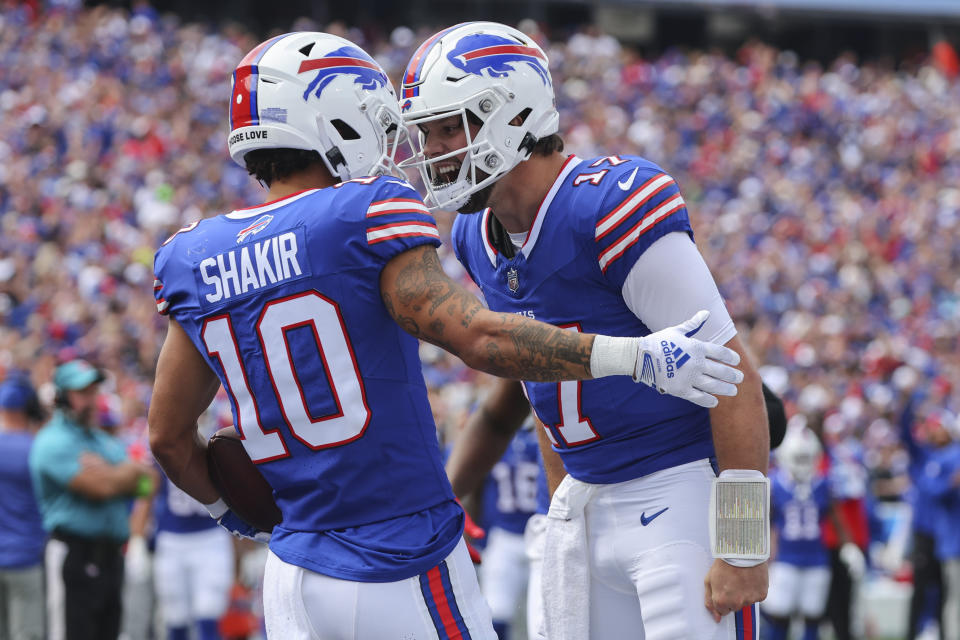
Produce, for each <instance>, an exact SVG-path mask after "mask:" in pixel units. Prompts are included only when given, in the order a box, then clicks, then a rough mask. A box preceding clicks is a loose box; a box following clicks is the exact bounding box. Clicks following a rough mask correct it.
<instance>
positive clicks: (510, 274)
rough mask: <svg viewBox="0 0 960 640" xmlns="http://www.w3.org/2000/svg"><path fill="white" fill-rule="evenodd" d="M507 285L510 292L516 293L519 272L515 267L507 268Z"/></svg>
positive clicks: (518, 286)
mask: <svg viewBox="0 0 960 640" xmlns="http://www.w3.org/2000/svg"><path fill="white" fill-rule="evenodd" d="M507 286H508V287H510V293H516V292H517V289H519V288H520V272H519V271H517V268H516V267H510V268H509V269H507Z"/></svg>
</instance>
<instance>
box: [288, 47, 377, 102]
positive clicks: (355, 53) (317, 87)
mask: <svg viewBox="0 0 960 640" xmlns="http://www.w3.org/2000/svg"><path fill="white" fill-rule="evenodd" d="M309 71H316V72H317V75H316V77H314V79H313V80H311V81H310V84H308V85H307V90H306V91H304V92H303V99H304V100H308V99H309V98H310V94H311V93H313V94H314V95H315V96H316V97H318V98H319V97H320V94H321V93H323V90H324V89H326V88H327V85H329V84H330V83H331V82H332V81H333V79H334V78H336V77H337V76H341V75H350V76H354V79H353V82H354V84H358V85H360V87H361V88H362V89H366V90H368V91H373V90H374V89H379V88H380V87H383V86H385V85H386V84H387V76H386V74H384V73H383V71H382V70H381V69H380V66H379V65H378V64H377V63H376V62H374V61H373V58H371V57H370V56H368V55H367V54H365V53H364V52H363V51H361V50H360V49H358V48H356V47H350V46H346V47H340V48H339V49H336V50H335V51H331V52H330V53H328V54H327V55H325V56H323V57H322V58H313V59H311V60H304V61H303V62H301V63H300V68H299V69H298V70H297V73H307V72H309Z"/></svg>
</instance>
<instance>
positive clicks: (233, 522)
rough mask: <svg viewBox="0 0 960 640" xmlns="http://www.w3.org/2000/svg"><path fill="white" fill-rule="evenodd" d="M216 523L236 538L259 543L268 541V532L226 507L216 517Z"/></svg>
mask: <svg viewBox="0 0 960 640" xmlns="http://www.w3.org/2000/svg"><path fill="white" fill-rule="evenodd" d="M217 524H218V525H220V526H221V527H223V528H224V529H226V530H227V531H229V532H230V533H232V534H233V535H235V536H236V537H238V538H245V539H247V540H253V541H254V542H259V543H261V544H267V543H268V542H270V532H268V531H260V530H259V529H257V528H256V527H255V526H253V525H252V524H250V523H249V522H247V521H246V520H244V519H243V518H241V517H240V516H238V515H237V514H235V513H234V512H233V511H231V510H230V509H227V511H226V513H224V514H223V515H222V516H220V517H219V518H217Z"/></svg>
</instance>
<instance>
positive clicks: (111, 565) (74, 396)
mask: <svg viewBox="0 0 960 640" xmlns="http://www.w3.org/2000/svg"><path fill="white" fill-rule="evenodd" d="M104 377H105V376H104V374H103V372H102V371H101V370H99V369H97V368H96V367H94V366H92V365H91V364H90V363H88V362H86V361H84V360H71V361H70V362H67V363H64V364H62V365H60V366H59V367H57V369H56V370H55V371H54V375H53V384H54V388H55V390H56V400H55V406H56V411H55V412H54V415H53V418H51V419H50V421H49V422H47V424H46V425H45V426H44V427H43V428H42V429H41V430H40V431H39V433H37V437H36V440H35V441H34V445H33V448H32V449H31V451H30V474H31V476H32V478H33V486H34V491H35V492H36V495H37V502H38V504H39V506H40V513H41V515H42V516H43V527H44V529H46V530H47V532H49V534H50V541H49V542H48V543H47V548H46V554H45V564H46V570H47V577H48V580H49V581H50V582H49V584H48V598H47V616H48V633H49V637H50V638H51V640H61V639H63V640H88V639H89V640H93V639H105V640H109V639H111V638H116V637H117V636H118V634H119V628H120V614H121V592H122V586H123V554H122V545H123V543H124V542H125V541H126V540H127V538H128V536H129V535H130V527H129V513H130V500H131V498H133V497H135V496H137V495H149V494H150V492H151V491H152V488H153V483H154V477H155V476H154V472H153V470H152V469H151V468H150V467H148V466H146V465H143V464H139V463H136V462H131V461H130V460H128V458H127V453H126V450H125V448H124V446H123V444H122V443H121V442H120V440H118V439H117V438H115V437H113V436H112V435H110V434H108V433H106V432H105V431H103V430H101V429H100V428H99V427H98V424H97V395H98V391H99V383H100V382H102V381H103V380H104ZM57 583H59V584H57ZM60 585H62V586H60Z"/></svg>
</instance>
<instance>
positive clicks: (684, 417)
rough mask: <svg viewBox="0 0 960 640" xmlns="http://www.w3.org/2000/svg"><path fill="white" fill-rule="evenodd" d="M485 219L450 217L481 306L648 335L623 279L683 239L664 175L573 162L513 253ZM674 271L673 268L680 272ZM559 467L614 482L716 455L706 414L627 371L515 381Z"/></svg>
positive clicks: (639, 162) (644, 165)
mask: <svg viewBox="0 0 960 640" xmlns="http://www.w3.org/2000/svg"><path fill="white" fill-rule="evenodd" d="M491 216H492V212H491V211H490V210H489V209H487V210H485V211H483V212H482V213H478V214H472V215H459V216H457V218H456V220H455V222H454V225H453V231H452V237H453V244H454V250H455V252H456V254H457V257H458V258H459V259H460V262H462V263H463V265H464V267H465V268H466V270H467V272H468V273H469V274H470V276H471V277H472V278H473V280H474V282H476V284H477V285H478V286H479V287H480V290H481V291H482V293H483V296H484V298H485V299H486V302H487V305H488V306H489V307H490V308H491V309H493V310H495V311H509V312H514V313H519V314H522V315H525V316H527V317H531V318H535V319H537V320H541V321H544V322H549V323H550V324H553V325H556V326H558V327H564V328H568V329H570V330H571V331H581V332H586V333H600V334H605V335H611V336H645V335H648V334H650V333H651V331H650V330H649V329H648V328H647V327H646V326H645V325H644V324H643V323H642V322H641V321H640V320H639V319H638V318H637V316H636V315H634V313H633V312H632V311H631V310H630V308H629V307H627V304H626V303H625V302H624V300H623V295H622V293H621V291H622V288H623V283H624V281H625V280H626V277H627V275H628V274H629V272H630V269H631V268H632V267H633V264H634V263H635V262H636V260H637V258H639V256H640V255H642V254H643V252H644V251H645V250H646V249H647V248H648V247H649V246H650V245H651V244H652V243H653V242H654V241H655V240H656V239H657V238H659V237H661V236H663V235H665V234H667V233H671V232H674V231H681V232H686V233H688V234H692V231H691V227H690V221H689V218H688V216H687V211H686V207H685V205H684V202H683V198H682V197H681V195H680V192H679V189H678V187H677V185H676V183H675V182H674V181H673V179H672V178H671V177H670V176H668V175H667V174H666V173H664V172H663V170H662V169H660V168H659V167H658V166H657V165H655V164H653V163H651V162H648V161H647V160H644V159H642V158H637V157H628V156H624V157H618V156H611V157H606V158H595V159H591V160H581V159H580V158H577V157H575V156H571V157H570V158H569V159H568V160H567V162H566V164H565V165H564V166H563V169H562V170H561V172H560V175H559V176H558V178H557V180H556V182H555V183H554V185H553V187H552V188H551V190H550V191H549V193H548V194H547V196H546V198H545V199H544V201H543V203H542V204H541V206H540V209H539V211H538V213H537V217H536V219H535V220H534V223H533V226H532V228H531V229H530V232H529V234H528V236H527V239H526V242H525V243H524V244H523V246H522V247H521V248H520V249H519V250H518V251H517V252H516V254H515V255H514V256H513V257H512V258H507V257H506V256H505V255H504V254H503V253H502V252H501V251H498V250H497V248H496V246H495V243H494V242H493V241H492V240H491ZM677 268H678V269H681V268H682V265H677ZM524 386H525V389H526V392H527V396H528V397H529V399H530V404H531V405H532V406H533V409H534V411H536V414H537V417H538V418H539V419H540V420H541V421H542V422H543V423H544V425H546V428H547V433H548V434H549V436H550V440H551V442H552V443H553V447H554V449H556V450H557V451H558V452H559V453H560V455H561V456H562V457H563V462H564V465H565V466H566V469H567V472H568V473H570V475H572V476H573V477H575V478H577V479H578V480H582V481H584V482H592V483H616V482H624V481H626V480H630V479H633V478H638V477H641V476H645V475H648V474H650V473H653V472H655V471H659V470H661V469H665V468H668V467H672V466H675V465H679V464H683V463H686V462H691V461H693V460H698V459H702V458H708V457H711V456H712V455H713V453H714V452H713V440H712V438H711V433H710V421H709V414H708V412H707V410H706V409H703V408H701V407H698V406H696V405H694V404H693V403H691V402H688V401H686V400H681V399H679V398H676V397H673V396H668V395H660V394H659V393H657V392H656V391H655V390H653V389H651V388H650V387H647V386H645V385H642V384H637V383H635V382H633V380H632V379H631V378H630V377H628V376H612V377H606V378H601V379H597V380H584V381H582V382H576V381H574V382H561V383H549V382H524Z"/></svg>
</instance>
